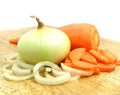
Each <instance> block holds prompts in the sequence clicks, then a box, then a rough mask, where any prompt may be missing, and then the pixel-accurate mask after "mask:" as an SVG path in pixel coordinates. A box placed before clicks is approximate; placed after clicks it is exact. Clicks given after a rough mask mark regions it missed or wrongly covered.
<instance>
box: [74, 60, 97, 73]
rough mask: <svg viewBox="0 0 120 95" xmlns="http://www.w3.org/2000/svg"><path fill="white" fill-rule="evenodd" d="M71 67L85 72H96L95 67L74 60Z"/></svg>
mask: <svg viewBox="0 0 120 95" xmlns="http://www.w3.org/2000/svg"><path fill="white" fill-rule="evenodd" d="M72 63H73V67H74V68H76V69H80V70H85V71H94V72H95V71H96V68H97V66H96V65H94V64H91V63H89V62H85V61H79V60H74V61H73V62H72Z"/></svg>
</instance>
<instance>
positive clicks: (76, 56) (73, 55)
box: [69, 48, 86, 61]
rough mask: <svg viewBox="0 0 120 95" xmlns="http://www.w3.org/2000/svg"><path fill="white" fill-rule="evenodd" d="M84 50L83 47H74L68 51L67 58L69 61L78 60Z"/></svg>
mask: <svg viewBox="0 0 120 95" xmlns="http://www.w3.org/2000/svg"><path fill="white" fill-rule="evenodd" d="M85 52H86V49H85V48H76V49H74V50H72V51H71V52H70V54H69V58H70V60H71V61H73V60H80V59H81V57H82V56H83V55H84V53H85Z"/></svg>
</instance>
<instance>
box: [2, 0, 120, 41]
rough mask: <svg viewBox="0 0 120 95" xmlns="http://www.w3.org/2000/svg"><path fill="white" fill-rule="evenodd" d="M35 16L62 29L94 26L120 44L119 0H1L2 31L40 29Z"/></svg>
mask: <svg viewBox="0 0 120 95" xmlns="http://www.w3.org/2000/svg"><path fill="white" fill-rule="evenodd" d="M31 15H36V16H38V17H39V18H40V19H41V21H43V22H44V24H47V25H52V26H58V27H59V26H63V25H65V24H70V23H76V22H79V23H82V22H86V23H91V24H94V25H95V26H96V27H97V29H98V31H99V33H100V35H101V36H102V37H105V38H110V39H113V40H118V41H120V35H119V32H120V24H119V23H120V3H119V0H0V31H2V30H8V29H14V28H22V27H29V26H36V25H37V23H36V22H35V20H34V19H32V18H30V17H29V16H31Z"/></svg>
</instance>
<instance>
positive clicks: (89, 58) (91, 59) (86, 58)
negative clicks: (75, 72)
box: [81, 52, 97, 64]
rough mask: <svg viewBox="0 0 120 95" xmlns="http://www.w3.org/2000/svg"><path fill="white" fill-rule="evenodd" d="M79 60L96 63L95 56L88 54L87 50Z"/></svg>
mask: <svg viewBox="0 0 120 95" xmlns="http://www.w3.org/2000/svg"><path fill="white" fill-rule="evenodd" d="M81 60H82V61H85V62H90V63H92V64H97V60H96V58H95V57H94V56H93V55H92V54H90V53H89V52H86V53H85V54H84V55H83V56H82V57H81Z"/></svg>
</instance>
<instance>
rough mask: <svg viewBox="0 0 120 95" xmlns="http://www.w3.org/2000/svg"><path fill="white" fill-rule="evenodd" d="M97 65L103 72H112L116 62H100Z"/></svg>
mask: <svg viewBox="0 0 120 95" xmlns="http://www.w3.org/2000/svg"><path fill="white" fill-rule="evenodd" d="M97 67H98V68H99V69H100V71H101V72H111V71H113V70H114V69H115V67H116V64H102V63H98V64H97Z"/></svg>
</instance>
